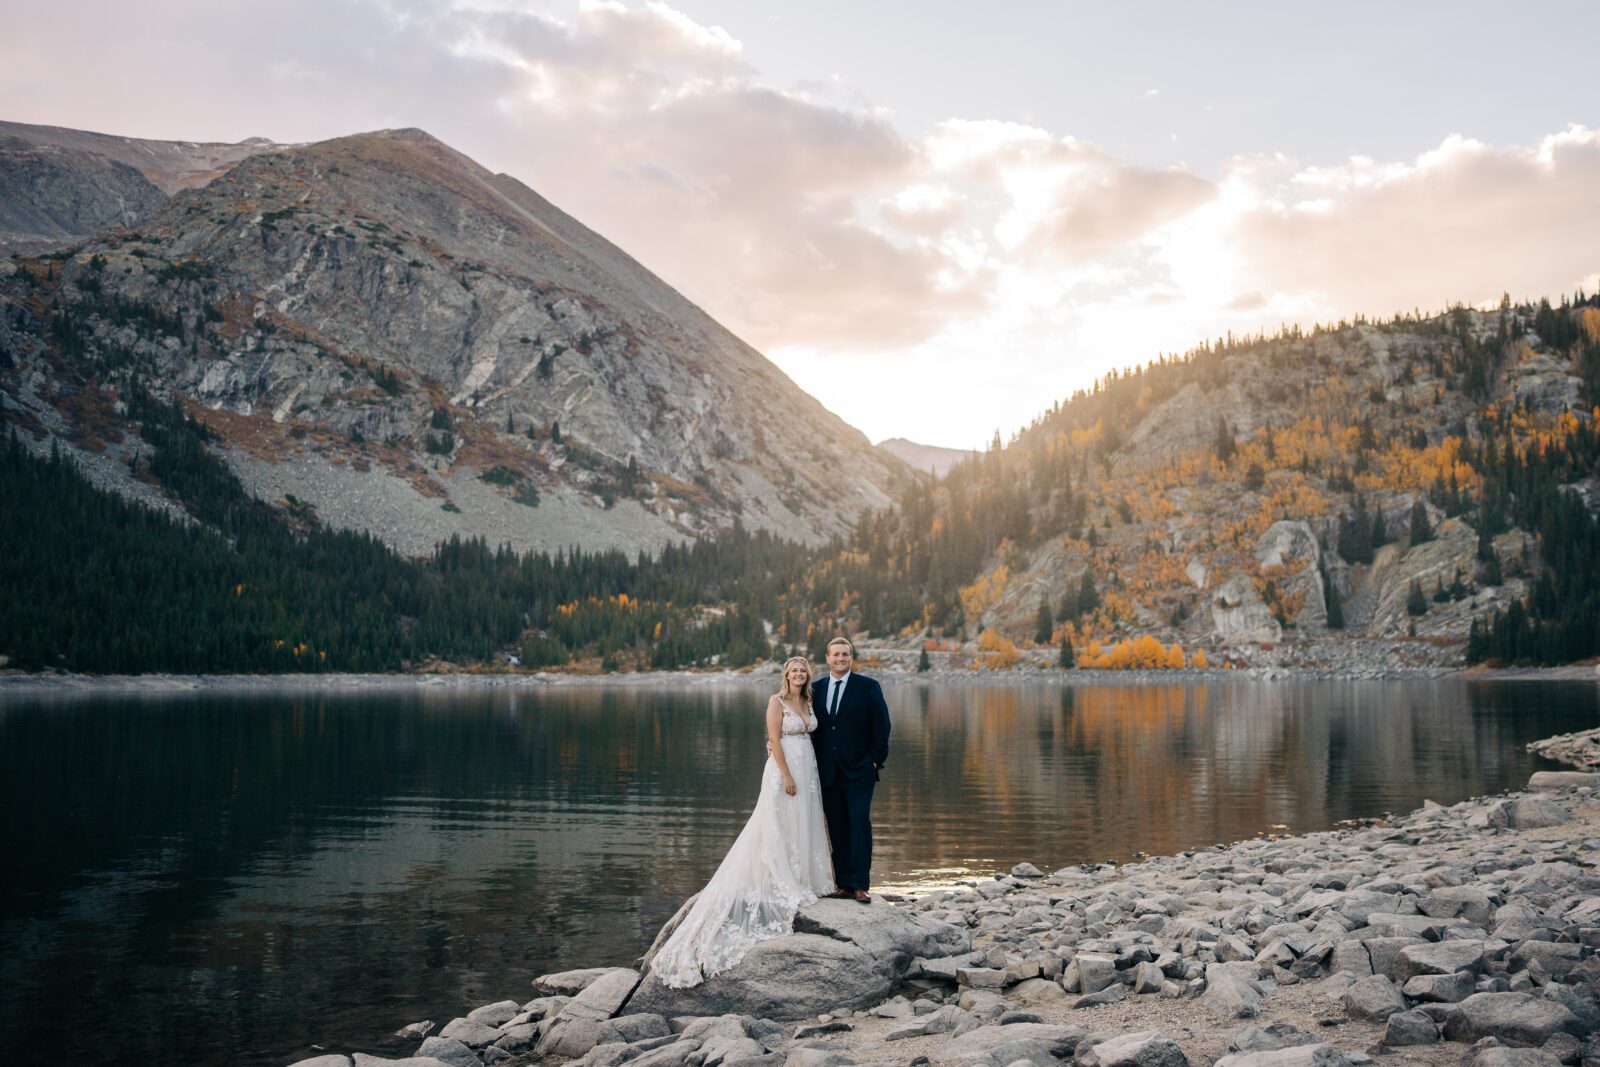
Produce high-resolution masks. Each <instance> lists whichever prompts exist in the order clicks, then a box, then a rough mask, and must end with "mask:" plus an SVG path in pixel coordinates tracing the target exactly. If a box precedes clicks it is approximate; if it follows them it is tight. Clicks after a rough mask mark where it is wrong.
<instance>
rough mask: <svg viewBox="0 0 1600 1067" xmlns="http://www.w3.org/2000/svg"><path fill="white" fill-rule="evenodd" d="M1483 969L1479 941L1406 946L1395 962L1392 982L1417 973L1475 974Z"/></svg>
mask: <svg viewBox="0 0 1600 1067" xmlns="http://www.w3.org/2000/svg"><path fill="white" fill-rule="evenodd" d="M1482 968H1483V942H1482V941H1440V942H1439V943H1437V944H1427V945H1407V946H1406V947H1405V948H1402V949H1401V950H1400V955H1399V957H1398V958H1397V959H1396V960H1395V965H1394V979H1395V981H1397V982H1404V981H1406V980H1407V979H1410V978H1415V977H1416V976H1417V975H1419V974H1454V973H1457V972H1465V973H1466V974H1468V975H1475V974H1477V973H1478V971H1480V970H1482Z"/></svg>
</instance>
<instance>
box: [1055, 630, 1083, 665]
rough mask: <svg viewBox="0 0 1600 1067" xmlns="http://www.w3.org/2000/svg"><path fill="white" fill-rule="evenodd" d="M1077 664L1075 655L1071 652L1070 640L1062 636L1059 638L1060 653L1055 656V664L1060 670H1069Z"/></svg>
mask: <svg viewBox="0 0 1600 1067" xmlns="http://www.w3.org/2000/svg"><path fill="white" fill-rule="evenodd" d="M1077 665H1078V660H1077V657H1076V656H1074V655H1073V654H1072V641H1071V640H1070V639H1068V638H1066V637H1063V638H1062V639H1061V654H1060V655H1058V656H1057V657H1056V666H1058V667H1060V668H1061V669H1062V670H1071V669H1072V668H1073V667H1076V666H1077Z"/></svg>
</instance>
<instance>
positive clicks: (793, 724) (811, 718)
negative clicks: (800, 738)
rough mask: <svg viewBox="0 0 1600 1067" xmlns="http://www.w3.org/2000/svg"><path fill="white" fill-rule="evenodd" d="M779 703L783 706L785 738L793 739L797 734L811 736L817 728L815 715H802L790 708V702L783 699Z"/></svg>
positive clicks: (779, 699)
mask: <svg viewBox="0 0 1600 1067" xmlns="http://www.w3.org/2000/svg"><path fill="white" fill-rule="evenodd" d="M778 703H780V704H782V705H783V736H784V737H792V736H794V735H797V734H809V733H811V732H812V731H813V730H815V729H816V728H817V717H816V716H815V715H802V714H801V713H800V712H798V711H795V710H794V709H793V708H791V707H790V706H789V703H788V701H786V700H784V699H783V698H782V697H779V698H778Z"/></svg>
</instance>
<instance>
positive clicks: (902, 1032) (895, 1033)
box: [795, 1004, 979, 1041]
mask: <svg viewBox="0 0 1600 1067" xmlns="http://www.w3.org/2000/svg"><path fill="white" fill-rule="evenodd" d="M978 1025H979V1023H978V1020H977V1018H976V1017H975V1016H973V1015H972V1013H971V1012H968V1011H966V1010H965V1009H963V1008H959V1007H957V1006H956V1005H954V1004H946V1005H945V1006H944V1007H942V1008H940V1009H939V1010H938V1011H936V1012H934V1013H932V1014H931V1015H924V1016H922V1017H921V1018H919V1019H917V1020H916V1021H915V1022H912V1023H908V1024H907V1025H905V1026H902V1027H899V1028H897V1029H894V1030H890V1031H889V1032H888V1033H887V1034H885V1035H884V1040H885V1041H904V1040H905V1039H907V1038H911V1037H927V1036H928V1035H929V1034H955V1035H957V1036H959V1035H961V1034H964V1033H966V1032H967V1031H969V1030H976V1029H977V1028H978ZM795 1036H797V1037H798V1036H799V1035H798V1034H797V1035H795Z"/></svg>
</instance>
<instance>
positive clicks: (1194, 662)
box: [1189, 648, 1211, 671]
mask: <svg viewBox="0 0 1600 1067" xmlns="http://www.w3.org/2000/svg"><path fill="white" fill-rule="evenodd" d="M1189 666H1191V667H1193V668H1194V669H1195V670H1197V671H1203V670H1205V669H1206V668H1207V667H1209V666H1211V661H1210V660H1208V659H1206V650H1205V649H1203V648H1197V649H1195V650H1194V655H1192V656H1190V657H1189Z"/></svg>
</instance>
